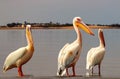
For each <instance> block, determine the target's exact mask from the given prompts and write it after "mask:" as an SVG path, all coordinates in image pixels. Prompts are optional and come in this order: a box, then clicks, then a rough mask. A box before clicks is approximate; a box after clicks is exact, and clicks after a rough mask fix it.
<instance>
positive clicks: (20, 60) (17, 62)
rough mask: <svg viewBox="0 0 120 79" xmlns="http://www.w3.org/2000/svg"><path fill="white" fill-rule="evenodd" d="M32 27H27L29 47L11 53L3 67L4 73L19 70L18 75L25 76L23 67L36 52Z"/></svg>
mask: <svg viewBox="0 0 120 79" xmlns="http://www.w3.org/2000/svg"><path fill="white" fill-rule="evenodd" d="M30 28H31V26H30V25H27V26H26V38H27V42H28V45H27V46H26V47H21V48H19V49H17V50H15V51H14V52H12V53H10V54H9V55H8V56H7V58H6V60H5V62H4V65H3V71H4V72H6V71H7V70H9V69H12V68H16V67H17V69H18V75H19V76H20V77H22V76H24V74H23V72H22V65H24V64H25V63H27V62H28V61H29V60H30V59H31V57H32V55H33V52H34V44H33V38H32V34H31V29H30Z"/></svg>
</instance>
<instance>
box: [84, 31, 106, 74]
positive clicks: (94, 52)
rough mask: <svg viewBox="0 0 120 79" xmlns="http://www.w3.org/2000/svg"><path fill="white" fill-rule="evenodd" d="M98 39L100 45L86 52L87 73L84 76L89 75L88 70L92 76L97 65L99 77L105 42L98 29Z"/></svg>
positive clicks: (101, 32)
mask: <svg viewBox="0 0 120 79" xmlns="http://www.w3.org/2000/svg"><path fill="white" fill-rule="evenodd" d="M98 38H99V40H100V45H99V46H98V47H95V48H91V49H90V50H89V51H88V54H87V59H86V70H87V73H86V75H88V76H89V75H90V70H91V69H92V74H93V67H94V66H96V65H98V69H99V72H98V73H99V75H101V72H100V66H101V62H102V60H103V57H104V54H105V40H104V35H103V30H102V29H99V30H98Z"/></svg>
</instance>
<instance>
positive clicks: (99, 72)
mask: <svg viewBox="0 0 120 79" xmlns="http://www.w3.org/2000/svg"><path fill="white" fill-rule="evenodd" d="M98 69H99V71H98V74H99V76H100V75H101V71H100V64H99V65H98Z"/></svg>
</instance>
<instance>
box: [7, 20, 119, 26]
mask: <svg viewBox="0 0 120 79" xmlns="http://www.w3.org/2000/svg"><path fill="white" fill-rule="evenodd" d="M23 24H25V25H27V24H30V25H32V26H34V27H55V26H57V27H65V26H66V27H67V26H73V24H72V23H65V24H61V23H59V22H57V23H53V22H52V21H50V22H49V23H29V22H26V21H25V22H24V23H19V22H12V23H8V24H6V27H21V26H22V25H23ZM87 25H88V26H110V27H120V24H87Z"/></svg>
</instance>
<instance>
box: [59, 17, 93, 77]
mask: <svg viewBox="0 0 120 79" xmlns="http://www.w3.org/2000/svg"><path fill="white" fill-rule="evenodd" d="M73 27H74V29H75V31H76V34H77V39H76V40H75V41H74V42H73V43H71V44H69V43H67V44H65V46H63V48H62V49H61V50H60V52H59V55H58V70H57V75H58V76H64V75H65V74H67V76H70V75H69V73H68V68H70V67H72V71H73V75H72V76H75V75H76V74H75V65H76V62H77V61H78V59H79V57H80V51H81V48H82V35H81V32H80V31H79V28H81V29H82V30H84V31H85V32H87V33H88V34H90V35H94V33H93V32H92V31H91V30H90V29H89V27H88V26H87V25H86V24H85V23H84V22H83V21H82V19H81V18H80V17H75V18H74V19H73Z"/></svg>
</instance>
